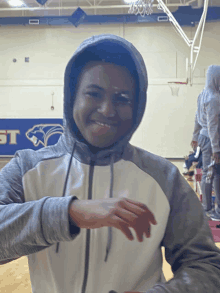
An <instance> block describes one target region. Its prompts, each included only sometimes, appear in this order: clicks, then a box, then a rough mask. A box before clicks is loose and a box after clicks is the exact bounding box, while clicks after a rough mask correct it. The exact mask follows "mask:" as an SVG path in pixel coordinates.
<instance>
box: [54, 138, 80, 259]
mask: <svg viewBox="0 0 220 293" xmlns="http://www.w3.org/2000/svg"><path fill="white" fill-rule="evenodd" d="M75 145H76V143H74V145H73V150H72V153H71V157H70V160H69V165H68V170H67V173H66V178H65V183H64V187H63V195H62V197H64V196H65V193H66V187H67V181H68V178H69V173H70V168H71V163H72V159H73V154H74V150H75ZM59 245H60V243H59V242H57V247H56V253H58V252H59Z"/></svg>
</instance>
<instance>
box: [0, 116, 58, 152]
mask: <svg viewBox="0 0 220 293" xmlns="http://www.w3.org/2000/svg"><path fill="white" fill-rule="evenodd" d="M62 133H63V119H0V157H7V156H9V157H11V156H13V155H14V154H15V152H16V151H18V150H22V149H33V150H38V149H40V148H43V147H45V146H48V145H54V144H56V143H57V141H58V139H59V137H60V135H61V134H62Z"/></svg>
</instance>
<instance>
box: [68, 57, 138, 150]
mask: <svg viewBox="0 0 220 293" xmlns="http://www.w3.org/2000/svg"><path fill="white" fill-rule="evenodd" d="M134 98H135V81H134V78H133V77H132V76H131V74H130V72H129V71H128V70H127V69H126V68H124V67H122V66H118V65H115V64H110V63H104V62H90V63H89V64H88V65H87V66H86V67H85V68H84V70H83V72H82V73H81V75H80V77H79V81H78V85H77V91H76V97H75V102H74V107H73V118H74V120H75V123H76V125H77V127H78V129H79V131H80V132H81V134H82V135H83V137H84V138H85V140H86V141H87V142H88V143H90V144H91V145H92V146H95V147H99V148H104V147H108V146H110V145H112V144H113V143H115V142H116V141H117V140H119V139H120V138H121V137H122V136H124V135H125V134H127V133H128V132H129V131H130V130H131V128H132V125H133V108H134V106H133V105H134Z"/></svg>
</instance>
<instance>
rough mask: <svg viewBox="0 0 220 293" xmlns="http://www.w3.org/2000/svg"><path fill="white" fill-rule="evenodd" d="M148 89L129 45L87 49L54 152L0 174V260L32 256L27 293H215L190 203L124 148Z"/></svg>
mask: <svg viewBox="0 0 220 293" xmlns="http://www.w3.org/2000/svg"><path fill="white" fill-rule="evenodd" d="M147 85H148V78H147V72H146V68H145V64H144V61H143V58H142V56H141V55H140V53H139V52H138V51H137V49H136V48H135V47H134V46H133V45H132V44H131V43H129V42H128V41H126V40H125V39H123V38H121V37H118V36H114V35H105V34H104V35H98V36H93V37H91V38H89V39H87V40H85V41H84V42H83V43H82V44H81V45H80V46H79V48H78V49H77V50H76V52H75V54H74V55H73V57H72V58H71V60H70V61H69V63H68V64H67V67H66V71H65V84H64V128H65V131H64V133H63V135H62V136H61V137H60V139H59V141H58V143H57V144H56V145H54V146H50V147H45V148H43V149H41V150H38V151H32V150H22V151H19V152H17V153H16V155H15V157H14V158H13V159H12V160H11V161H10V163H8V164H7V165H6V166H5V167H4V168H3V170H2V171H1V173H0V203H1V205H0V235H1V249H0V260H1V261H2V263H5V262H8V261H10V260H12V259H15V258H18V257H21V256H23V255H27V256H28V260H29V270H30V277H31V283H32V289H33V292H34V293H42V292H43V293H47V292H48V293H51V292H53V293H63V292H65V293H73V292H74V293H123V292H125V291H143V292H148V293H168V292H169V293H185V292H189V293H195V292H199V293H205V292H208V291H209V292H213V293H214V292H215V293H216V292H218V290H219V287H220V278H219V274H220V251H219V249H218V248H217V247H216V246H215V244H214V242H213V238H212V234H211V231H210V229H209V226H208V223H207V220H206V218H205V216H204V213H203V209H202V207H201V204H200V202H199V200H198V198H197V196H196V194H195V193H194V191H193V190H192V189H191V188H190V186H189V185H188V184H187V182H186V181H185V180H184V178H183V177H182V176H181V174H180V173H179V171H178V169H177V168H176V167H175V166H174V165H173V164H171V163H170V162H169V161H167V160H165V159H163V158H161V157H159V156H156V155H154V154H151V153H149V152H147V151H146V150H143V149H140V148H137V147H135V146H132V145H131V144H130V143H129V140H130V139H131V137H132V135H133V134H134V132H135V131H136V129H137V128H138V126H139V125H140V123H141V121H142V118H143V115H144V111H145V105H146V93H147ZM162 246H164V247H165V251H166V259H167V261H168V262H169V263H170V265H171V267H172V271H173V273H174V277H173V279H171V280H170V281H169V282H166V281H165V278H164V276H163V273H162V254H161V247H162Z"/></svg>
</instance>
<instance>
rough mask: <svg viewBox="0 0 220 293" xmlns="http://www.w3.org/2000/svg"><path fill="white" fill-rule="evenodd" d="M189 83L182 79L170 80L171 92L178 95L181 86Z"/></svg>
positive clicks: (175, 95)
mask: <svg viewBox="0 0 220 293" xmlns="http://www.w3.org/2000/svg"><path fill="white" fill-rule="evenodd" d="M187 84H188V82H181V81H171V82H168V85H169V87H170V89H171V92H172V96H174V97H178V94H179V89H180V86H181V85H187Z"/></svg>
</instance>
